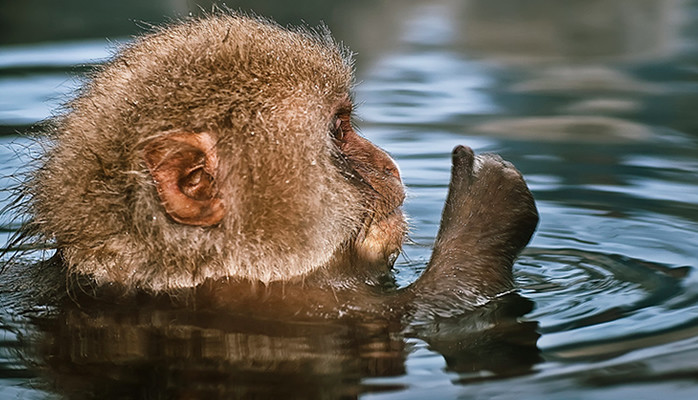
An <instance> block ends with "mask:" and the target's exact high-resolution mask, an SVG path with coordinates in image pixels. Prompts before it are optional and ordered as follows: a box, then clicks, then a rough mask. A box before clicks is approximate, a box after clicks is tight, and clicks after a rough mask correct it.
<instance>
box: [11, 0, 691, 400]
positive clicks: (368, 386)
mask: <svg viewBox="0 0 698 400" xmlns="http://www.w3.org/2000/svg"><path fill="white" fill-rule="evenodd" d="M340 3H341V2H340ZM352 4H354V3H341V4H340V5H338V6H337V9H338V10H340V11H342V13H341V15H343V16H345V18H341V19H340V18H335V19H332V18H331V17H326V18H328V24H329V25H330V27H332V28H333V30H335V31H336V32H337V31H338V32H341V34H342V37H341V39H343V40H344V41H345V42H346V43H348V44H349V45H350V46H351V47H352V48H354V49H355V50H357V51H358V52H359V56H358V57H359V64H358V71H357V73H358V78H359V81H361V83H360V85H359V86H358V87H357V96H356V97H357V100H358V101H359V103H360V106H359V107H358V114H359V116H360V118H361V120H360V121H359V125H360V126H361V128H362V133H363V134H364V135H365V136H367V137H369V138H371V139H372V140H373V141H374V142H376V143H378V144H379V145H380V146H382V147H383V148H385V149H387V150H388V151H389V152H390V153H391V154H392V155H393V157H394V158H395V159H396V160H397V161H398V163H399V165H400V167H401V171H402V174H403V177H404V180H405V182H406V184H407V186H408V189H409V196H408V200H407V204H406V210H407V212H408V214H409V215H410V217H411V225H412V234H411V238H412V239H413V241H414V242H415V243H414V244H410V245H408V246H407V248H406V251H405V253H406V256H405V257H403V258H401V259H400V260H399V261H398V264H397V266H396V268H397V279H398V283H400V284H402V285H404V284H407V283H409V282H411V281H412V280H414V279H415V278H416V277H417V276H418V275H419V273H420V272H421V271H422V269H423V268H424V266H425V264H426V262H427V260H428V257H429V254H430V248H429V246H430V244H431V243H432V241H433V239H434V237H435V235H436V231H437V229H438V223H439V210H440V209H441V206H442V204H443V201H444V199H445V196H446V189H447V184H448V179H449V167H450V164H449V163H450V160H449V154H450V151H451V149H452V148H453V146H455V145H456V144H467V145H469V146H471V147H473V148H474V149H475V151H476V152H497V153H500V154H501V155H502V156H503V157H504V158H505V159H508V160H510V161H512V162H513V163H514V164H515V165H516V166H517V167H518V168H519V169H520V170H521V171H522V172H523V173H524V175H525V177H526V179H527V181H528V183H529V185H530V187H531V189H532V191H533V193H534V195H535V197H536V200H537V204H538V208H539V211H540V213H541V223H540V226H539V228H538V231H537V233H536V235H535V237H534V239H533V241H532V242H531V244H530V245H529V247H528V248H527V249H526V250H525V251H524V253H523V254H522V256H521V257H520V258H519V260H518V262H517V264H516V266H515V275H516V280H517V283H518V286H519V288H520V291H519V293H520V295H521V296H523V297H525V298H527V299H529V300H530V301H532V302H533V303H534V305H535V306H534V307H535V308H534V309H533V310H532V311H531V312H529V313H527V314H526V315H525V316H524V317H523V318H521V323H520V324H519V325H517V326H513V327H505V328H502V332H504V334H503V335H500V336H497V335H496V334H494V333H491V334H490V333H488V334H487V335H480V336H478V335H477V334H476V335H474V336H473V335H472V332H470V331H468V329H469V328H468V326H469V325H468V324H470V323H475V322H477V318H475V322H473V321H469V320H462V321H456V322H452V323H451V324H450V325H449V324H444V326H442V327H439V328H440V329H441V330H440V331H439V332H438V333H435V332H431V333H429V334H427V335H425V334H423V333H422V334H420V333H419V332H417V333H414V332H413V333H410V332H407V333H405V332H395V330H394V329H393V328H391V327H389V326H381V325H380V324H374V323H366V324H343V323H328V324H319V325H312V324H311V325H304V324H281V323H278V322H274V321H249V320H241V319H236V318H222V317H220V316H210V315H199V314H197V313H187V312H167V311H162V310H152V311H151V312H149V311H147V310H146V311H144V310H139V311H140V312H138V313H135V312H133V311H132V310H113V311H111V312H106V313H105V312H103V311H101V312H100V311H95V310H75V309H69V310H66V311H65V312H64V313H62V314H61V315H59V316H58V317H56V316H55V315H53V314H51V313H45V312H44V310H41V309H35V310H33V311H32V312H31V313H23V314H18V313H17V310H16V308H15V307H13V305H14V304H15V302H16V301H17V300H16V297H17V295H16V293H13V294H9V293H6V292H5V293H4V294H2V296H3V297H4V298H2V299H0V304H5V307H4V308H2V309H0V398H44V397H52V396H54V395H56V394H57V393H58V394H60V393H63V394H67V396H68V397H72V398H86V397H90V395H89V393H93V395H94V394H95V393H109V394H110V395H112V396H113V397H119V396H121V397H124V398H128V397H132V396H134V394H138V395H139V396H142V397H167V396H171V395H173V393H177V394H179V395H180V396H182V397H201V396H202V395H207V396H213V397H218V396H223V395H227V396H229V397H235V396H244V395H245V393H247V392H245V391H246V390H254V389H255V388H256V389H257V390H262V391H263V392H264V391H265V390H266V393H267V394H268V395H270V396H272V395H274V396H277V397H278V396H284V397H288V393H287V392H284V391H285V390H293V391H295V393H296V394H298V395H299V396H300V397H311V398H316V397H325V398H336V397H354V396H359V397H362V398H367V399H369V398H370V399H373V398H375V399H383V398H390V399H392V398H394V399H405V398H415V399H418V398H419V399H421V398H522V397H523V398H565V399H572V398H584V399H617V398H635V399H643V398H647V399H650V398H659V397H661V396H671V398H677V399H678V398H696V397H698V382H697V381H698V363H696V361H695V360H696V359H698V289H696V288H697V287H698V285H697V284H698V274H696V268H698V251H697V248H698V246H697V245H698V178H697V177H698V118H697V116H698V113H696V105H698V63H697V61H698V48H697V47H696V44H695V43H696V34H697V33H698V25H697V22H698V4H696V2H695V1H683V2H680V1H661V0H657V1H642V2H638V1H598V2H591V3H590V2H580V3H576V2H575V3H572V2H569V3H568V2H565V5H564V6H562V5H559V4H558V2H555V1H552V0H551V1H542V0H541V1H533V2H527V3H523V2H516V1H508V2H493V3H489V2H469V1H466V2H450V1H437V2H420V1H415V2H410V3H408V4H407V5H404V6H401V7H399V8H395V7H391V6H389V5H368V4H363V5H361V4H358V5H352ZM279 7H281V6H279ZM335 11H336V10H335ZM327 15H335V14H331V13H328V14H327ZM346 18H350V19H351V18H354V19H353V21H363V22H361V23H358V22H357V23H356V26H353V25H352V24H351V23H349V22H347V21H345V19H346ZM364 24H365V26H364ZM495 33H496V34H495ZM117 40H127V39H119V38H117ZM108 46H109V44H108V43H107V42H106V41H104V40H87V41H84V40H77V41H62V42H53V43H44V44H20V45H13V46H4V47H2V48H0V134H1V135H2V136H0V160H2V162H1V163H0V169H1V171H0V174H2V175H7V174H10V173H12V172H14V171H15V170H16V169H17V168H18V167H21V166H22V164H23V161H22V157H19V158H18V155H17V154H16V152H17V151H19V152H20V154H22V153H23V152H25V150H26V148H27V146H30V142H29V141H28V140H27V139H26V138H25V137H24V136H22V134H21V133H22V132H26V131H27V130H29V126H30V125H31V124H33V123H34V122H36V121H38V120H41V119H43V118H46V117H47V116H49V115H50V112H51V110H53V109H55V108H56V106H57V105H59V104H60V103H61V102H62V101H63V100H64V99H65V98H66V96H67V95H68V94H69V93H70V92H71V91H72V90H73V89H74V88H75V87H77V85H78V84H79V80H80V79H79V77H80V76H81V74H82V73H83V72H84V71H85V70H86V67H85V65H86V64H92V63H99V62H100V61H101V60H104V59H105V58H106V57H108V56H109V50H108V49H107V47H108ZM76 75H77V76H76ZM11 143H12V145H10V144H11ZM29 150H31V149H29ZM2 182H3V185H5V186H7V185H10V184H11V180H7V179H5V180H3V181H2ZM2 225H3V229H2V230H0V240H3V241H4V239H5V238H6V237H7V235H8V234H9V233H10V232H11V231H12V230H13V229H15V228H16V223H15V224H12V223H10V221H7V220H5V221H2ZM146 317H147V318H146ZM175 320H176V321H178V323H177V324H174V325H172V326H170V325H168V321H175ZM533 331H535V332H537V333H538V334H540V337H539V338H537V342H536V344H537V348H538V349H539V350H540V354H539V356H540V358H538V355H536V354H535V351H534V352H533V353H531V348H530V346H529V345H521V346H519V347H515V346H514V345H512V344H511V343H510V342H511V341H514V342H515V341H516V340H517V339H520V340H521V341H525V340H524V339H522V338H524V337H526V338H528V339H530V337H529V336H530V335H531V334H532V333H533ZM469 335H470V336H469ZM526 335H529V336H526ZM47 337H48V339H46V338H47ZM473 337H474V338H476V339H481V340H482V339H488V340H492V343H489V344H479V343H474V342H475V341H471V342H469V339H471V338H473ZM533 337H534V340H535V334H534V335H533ZM425 338H426V339H425ZM492 338H495V339H492ZM529 344H530V343H529ZM507 346H514V347H507ZM527 352H528V353H527ZM524 353H525V354H524ZM529 353H531V354H534V355H531V354H529ZM497 357H501V358H502V360H498V359H497ZM86 382H92V383H91V384H89V383H86ZM87 388H89V390H91V391H92V392H87V390H88V389H87Z"/></svg>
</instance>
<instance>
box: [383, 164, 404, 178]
mask: <svg viewBox="0 0 698 400" xmlns="http://www.w3.org/2000/svg"><path fill="white" fill-rule="evenodd" d="M383 172H385V174H386V175H392V176H394V177H396V178H397V179H400V170H398V169H397V168H395V167H385V168H384V169H383Z"/></svg>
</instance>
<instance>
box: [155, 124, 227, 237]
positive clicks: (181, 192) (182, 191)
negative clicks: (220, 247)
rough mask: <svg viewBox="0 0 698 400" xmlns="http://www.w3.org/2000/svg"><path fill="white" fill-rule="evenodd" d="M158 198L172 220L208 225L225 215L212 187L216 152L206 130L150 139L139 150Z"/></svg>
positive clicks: (213, 185)
mask: <svg viewBox="0 0 698 400" xmlns="http://www.w3.org/2000/svg"><path fill="white" fill-rule="evenodd" d="M143 158H144V160H145V163H146V165H147V166H148V169H149V170H150V174H151V175H152V176H153V180H154V181H155V185H156V187H157V191H158V195H159V196H160V201H161V203H162V205H163V207H164V208H165V211H166V212H167V214H168V215H169V216H170V217H171V218H172V219H173V220H175V221H177V222H179V223H181V224H186V225H195V226H211V225H215V224H217V223H219V222H220V221H221V219H223V216H224V215H225V207H224V205H223V201H222V200H221V198H220V197H219V193H218V188H217V187H216V179H215V178H216V170H217V167H218V154H217V153H216V147H215V139H214V138H213V137H212V136H211V135H210V134H208V133H206V132H203V133H190V132H183V133H173V134H170V135H166V136H161V137H157V138H155V139H152V140H151V141H150V142H149V143H148V144H147V145H146V146H145V150H144V153H143Z"/></svg>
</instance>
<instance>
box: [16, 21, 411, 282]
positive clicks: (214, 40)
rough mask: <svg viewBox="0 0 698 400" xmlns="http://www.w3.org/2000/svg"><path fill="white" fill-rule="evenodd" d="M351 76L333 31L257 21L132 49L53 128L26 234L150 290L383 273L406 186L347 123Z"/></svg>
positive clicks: (186, 30) (164, 35)
mask: <svg viewBox="0 0 698 400" xmlns="http://www.w3.org/2000/svg"><path fill="white" fill-rule="evenodd" d="M352 80H353V77H352V65H351V60H350V59H349V57H348V55H347V54H346V52H345V51H343V50H342V49H341V48H340V47H338V46H337V45H336V44H335V43H334V42H333V41H332V40H331V39H330V38H329V36H328V35H327V34H326V33H323V34H318V33H311V32H306V31H301V30H297V31H289V30H286V29H282V28H280V27H278V26H277V25H274V24H273V23H271V22H267V21H263V20H260V19H254V18H248V17H243V16H236V15H232V16H231V15H219V16H215V17H207V18H204V19H197V20H190V21H187V22H185V23H181V24H177V25H174V26H171V27H167V28H164V29H162V30H160V31H157V32H155V33H152V34H149V35H146V36H144V37H142V38H140V39H137V40H136V41H135V42H134V43H132V44H131V45H129V46H127V47H126V48H124V49H123V50H122V51H121V52H120V54H119V55H117V56H116V57H115V59H114V60H112V61H111V62H110V63H108V64H107V65H106V66H104V67H102V68H101V70H100V71H98V72H96V73H95V74H94V76H93V77H92V80H91V82H90V83H89V84H87V86H86V87H85V88H84V89H83V91H82V92H81V93H80V95H79V96H78V97H77V99H75V100H74V101H73V102H71V103H70V104H69V105H68V110H67V112H66V113H65V114H64V115H63V116H62V117H60V118H58V119H57V120H56V122H55V124H54V127H53V129H52V132H51V133H50V134H51V136H52V139H53V143H52V145H51V146H50V148H49V150H48V151H47V153H46V154H45V155H44V160H43V161H42V165H41V167H40V168H38V169H37V170H36V171H35V173H34V175H33V176H32V178H31V180H30V182H29V185H28V187H29V194H30V195H31V198H32V199H31V202H30V212H31V215H32V219H31V221H30V222H29V223H28V224H27V225H26V227H25V232H26V234H28V235H30V236H32V235H33V236H35V237H39V238H41V239H42V240H49V241H52V242H53V243H55V246H56V248H57V249H59V250H60V252H61V254H62V256H63V258H64V261H65V263H66V264H67V265H68V268H69V271H71V272H74V273H79V274H85V275H89V276H92V277H94V279H95V280H96V281H97V282H100V283H111V282H113V283H118V284H122V285H124V286H126V287H129V288H136V287H139V288H144V289H148V290H167V289H172V288H177V287H187V286H193V285H196V284H198V283H200V282H202V281H203V280H205V279H207V278H217V277H233V278H241V279H249V280H253V281H262V282H271V281H279V280H291V279H294V278H296V277H302V276H304V275H305V274H308V273H310V272H311V271H315V270H319V269H322V268H327V267H330V266H332V265H335V264H341V263H370V264H376V265H389V264H390V263H391V260H393V259H394V255H395V254H397V252H398V251H399V249H400V246H401V244H402V241H403V238H404V236H405V231H406V223H405V221H404V217H403V215H402V212H401V210H400V206H401V204H402V201H403V199H404V191H403V187H402V182H401V180H400V175H399V172H398V170H397V167H396V165H395V163H394V162H393V160H392V159H391V158H390V157H389V156H388V155H387V154H386V153H384V152H383V151H382V150H380V149H379V148H377V147H376V146H374V145H373V144H371V143H370V142H368V141H367V140H366V139H364V138H362V137H361V136H359V135H358V134H357V133H356V132H355V130H354V128H353V127H352V121H351V120H352V101H351V86H352Z"/></svg>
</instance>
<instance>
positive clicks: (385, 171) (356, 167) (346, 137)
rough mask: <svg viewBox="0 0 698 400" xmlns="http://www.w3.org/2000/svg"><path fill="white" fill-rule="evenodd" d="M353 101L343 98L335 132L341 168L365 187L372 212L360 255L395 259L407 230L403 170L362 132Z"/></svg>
mask: <svg viewBox="0 0 698 400" xmlns="http://www.w3.org/2000/svg"><path fill="white" fill-rule="evenodd" d="M351 112H352V104H351V102H350V101H348V100H345V101H343V102H342V103H341V104H340V105H339V107H337V111H336V112H335V115H334V118H333V123H332V126H331V133H332V136H333V140H334V142H335V144H336V145H337V147H338V149H339V154H340V161H341V162H342V163H341V164H343V165H340V168H341V169H343V170H344V171H345V173H346V174H347V176H348V177H349V178H358V179H356V180H355V182H356V183H355V184H356V185H357V186H358V187H361V188H362V197H363V199H364V201H365V202H366V209H367V210H369V212H368V213H367V215H366V218H365V220H364V226H363V227H362V230H361V232H360V234H359V235H357V240H356V242H355V246H356V251H357V255H358V256H359V257H360V258H361V259H363V260H365V261H369V262H372V263H381V262H382V263H386V264H387V265H389V266H392V264H393V263H394V262H395V259H396V257H397V255H398V254H399V252H400V249H401V247H402V243H403V240H404V237H405V235H406V232H407V224H406V221H405V217H404V215H403V213H402V211H401V209H400V206H401V205H402V202H403V201H404V199H405V191H404V188H403V184H402V180H401V178H400V170H399V168H398V166H397V164H395V161H394V160H393V159H392V158H391V157H390V156H389V155H388V154H387V153H385V152H384V151H383V150H381V149H380V148H378V147H377V146H375V145H374V144H373V143H371V142H370V141H368V140H366V139H365V138H363V137H361V136H359V135H358V134H357V133H356V131H355V130H354V126H353V124H352V121H351Z"/></svg>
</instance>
